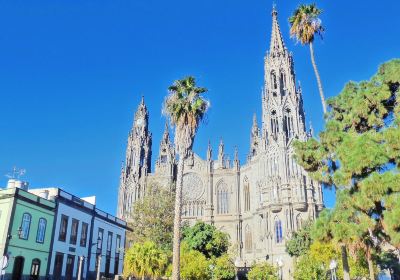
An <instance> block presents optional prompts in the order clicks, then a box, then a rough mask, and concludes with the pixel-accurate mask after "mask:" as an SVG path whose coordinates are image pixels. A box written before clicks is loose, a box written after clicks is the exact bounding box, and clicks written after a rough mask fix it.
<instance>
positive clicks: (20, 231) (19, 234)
mask: <svg viewBox="0 0 400 280" xmlns="http://www.w3.org/2000/svg"><path fill="white" fill-rule="evenodd" d="M21 235H22V228H21V227H19V228H18V230H17V236H18V238H21ZM7 237H8V239H11V238H12V237H13V235H12V234H9V235H7Z"/></svg>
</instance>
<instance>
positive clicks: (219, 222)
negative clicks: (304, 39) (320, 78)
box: [117, 9, 324, 279]
mask: <svg viewBox="0 0 400 280" xmlns="http://www.w3.org/2000/svg"><path fill="white" fill-rule="evenodd" d="M264 59H265V66H264V68H265V69H264V70H265V74H264V89H263V93H262V104H261V105H262V123H261V128H260V127H259V126H258V122H257V119H256V116H254V120H253V126H252V128H251V137H250V139H251V143H250V152H249V155H248V158H247V162H246V163H245V164H244V165H241V164H240V162H239V159H238V156H237V151H236V152H235V157H234V160H233V161H230V160H228V159H227V157H226V155H225V153H224V144H223V142H222V141H221V143H220V145H219V149H218V154H217V158H216V159H215V158H214V157H213V152H212V150H211V147H210V146H209V147H208V150H207V154H206V158H205V159H202V158H201V157H200V156H198V155H196V154H192V155H191V157H190V158H189V159H188V160H187V161H186V162H185V166H184V178H183V185H184V186H183V191H184V205H183V213H182V214H183V218H184V219H185V220H188V221H191V222H194V221H196V220H203V221H205V222H207V223H213V224H214V225H215V226H216V227H217V228H219V229H221V230H223V231H225V232H227V233H228V234H229V236H230V240H231V243H232V245H233V246H234V248H235V250H236V251H237V258H238V259H237V262H238V263H240V267H249V266H250V265H251V264H252V263H253V262H254V261H259V260H265V259H268V260H269V261H270V262H272V263H274V264H276V262H278V261H279V262H280V263H281V264H282V265H283V266H282V271H283V275H284V278H283V279H290V278H291V277H290V275H291V274H292V272H293V265H292V260H291V258H290V257H289V256H288V254H287V253H286V252H285V241H286V240H287V239H288V238H290V236H291V234H292V233H293V232H294V231H296V230H297V229H299V228H300V227H301V225H302V222H304V221H306V220H308V219H315V218H316V217H317V216H318V213H319V212H320V211H321V210H322V209H323V207H324V206H323V196H322V188H321V185H320V184H319V183H318V182H316V181H313V180H312V179H311V178H310V177H309V176H308V175H307V174H306V173H305V171H304V170H303V169H302V168H301V167H300V166H299V165H298V164H296V162H295V161H294V159H293V157H292V156H293V148H292V142H293V140H294V139H300V140H306V139H307V138H309V137H310V136H311V133H309V132H306V127H305V115H304V110H303V100H302V91H301V88H300V87H299V86H297V85H296V77H295V71H294V62H293V57H292V54H291V53H290V52H289V51H288V49H287V48H286V46H285V43H284V41H283V38H282V34H281V31H280V28H279V24H278V20H277V11H276V10H275V9H274V10H273V12H272V34H271V42H270V49H269V52H267V53H266V56H265V58H264ZM148 122H149V114H148V111H147V108H146V105H145V103H144V100H143V99H142V101H141V103H140V105H139V108H138V110H137V112H136V114H135V120H134V124H133V127H132V130H131V131H130V133H129V137H128V145H127V150H126V161H125V166H124V167H123V168H122V172H121V179H120V180H121V182H120V188H119V198H118V210H117V211H118V214H117V215H118V217H119V218H123V219H129V213H130V211H131V208H132V204H134V203H135V201H137V200H139V199H140V198H141V197H142V196H143V195H145V190H146V186H149V185H150V184H153V183H158V184H160V185H165V186H171V185H172V184H173V182H175V179H176V178H175V175H176V165H177V161H176V157H175V151H174V147H173V144H172V143H173V142H172V141H171V139H170V136H169V132H168V127H166V129H165V132H164V135H163V137H162V140H161V143H160V148H159V154H158V158H157V160H156V163H155V170H154V171H152V170H151V168H150V167H151V155H152V151H151V144H152V136H151V133H150V132H149V130H148Z"/></svg>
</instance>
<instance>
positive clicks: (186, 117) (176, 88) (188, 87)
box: [163, 76, 210, 157]
mask: <svg viewBox="0 0 400 280" xmlns="http://www.w3.org/2000/svg"><path fill="white" fill-rule="evenodd" d="M168 90H169V95H168V96H167V97H166V98H165V101H164V106H163V113H164V114H165V115H166V116H167V117H168V118H169V120H170V122H171V125H173V126H175V146H176V150H177V152H178V154H179V155H180V156H184V157H186V156H187V155H188V152H189V150H191V149H192V145H193V140H194V136H195V134H196V132H197V129H198V127H199V124H200V122H201V120H202V119H203V117H204V114H205V113H206V112H207V109H208V107H209V106H210V103H209V102H208V101H207V100H206V99H205V98H204V97H203V95H202V94H203V93H205V92H207V89H206V88H203V87H197V86H196V81H195V78H194V77H192V76H188V77H186V78H184V79H181V80H176V81H175V82H174V84H173V85H172V86H170V87H169V88H168Z"/></svg>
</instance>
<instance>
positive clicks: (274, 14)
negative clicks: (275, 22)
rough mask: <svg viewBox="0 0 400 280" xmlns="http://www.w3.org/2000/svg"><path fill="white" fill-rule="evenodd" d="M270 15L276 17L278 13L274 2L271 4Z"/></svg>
mask: <svg viewBox="0 0 400 280" xmlns="http://www.w3.org/2000/svg"><path fill="white" fill-rule="evenodd" d="M272 15H273V16H276V15H278V11H277V10H276V3H275V1H273V2H272Z"/></svg>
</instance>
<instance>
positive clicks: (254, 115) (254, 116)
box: [253, 113, 257, 126]
mask: <svg viewBox="0 0 400 280" xmlns="http://www.w3.org/2000/svg"><path fill="white" fill-rule="evenodd" d="M253 126H257V115H256V113H254V114H253Z"/></svg>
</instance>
